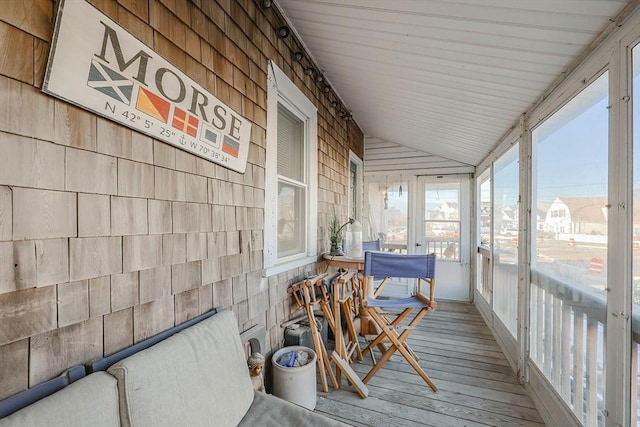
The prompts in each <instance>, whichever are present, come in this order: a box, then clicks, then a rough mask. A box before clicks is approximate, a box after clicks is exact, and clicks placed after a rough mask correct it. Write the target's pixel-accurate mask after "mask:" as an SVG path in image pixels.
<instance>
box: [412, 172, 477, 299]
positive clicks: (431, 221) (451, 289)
mask: <svg viewBox="0 0 640 427" xmlns="http://www.w3.org/2000/svg"><path fill="white" fill-rule="evenodd" d="M417 190H418V191H417V193H418V194H416V203H415V205H416V206H415V208H416V215H415V216H414V218H415V219H416V220H415V224H414V230H416V232H415V237H416V242H415V244H414V246H413V252H414V253H417V254H426V253H435V254H436V257H437V263H436V284H437V286H436V298H437V299H443V300H453V301H464V302H469V301H470V300H471V286H470V280H469V277H470V262H469V259H470V253H471V252H470V242H471V238H470V237H471V230H470V229H471V227H470V225H471V216H470V215H471V214H470V212H471V210H470V206H469V205H470V178H469V176H467V175H464V176H461V175H445V176H425V177H419V178H418V185H417Z"/></svg>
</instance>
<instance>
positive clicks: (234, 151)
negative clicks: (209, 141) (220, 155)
mask: <svg viewBox="0 0 640 427" xmlns="http://www.w3.org/2000/svg"><path fill="white" fill-rule="evenodd" d="M239 149H240V143H238V141H236V140H235V139H233V138H231V137H230V136H229V135H225V137H224V140H223V141H222V151H224V152H225V153H227V154H229V155H230V156H233V157H235V158H238V150H239Z"/></svg>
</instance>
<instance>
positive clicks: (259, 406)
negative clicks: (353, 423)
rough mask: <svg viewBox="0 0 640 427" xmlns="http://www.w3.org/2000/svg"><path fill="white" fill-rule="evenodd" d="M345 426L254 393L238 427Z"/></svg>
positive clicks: (300, 407)
mask: <svg viewBox="0 0 640 427" xmlns="http://www.w3.org/2000/svg"><path fill="white" fill-rule="evenodd" d="M347 425H348V424H344V423H341V422H340V421H336V420H333V419H331V418H328V417H325V416H324V415H320V414H316V413H315V412H311V411H310V410H308V409H306V408H303V407H302V406H298V405H296V404H294V403H291V402H287V401H286V400H283V399H280V398H278V397H275V396H272V395H270V394H264V393H261V392H256V393H255V397H254V399H253V404H252V405H251V407H250V408H249V412H247V415H245V417H244V419H243V420H242V421H241V422H240V424H239V427H240V426H242V427H255V426H260V427H280V426H287V427H342V426H347Z"/></svg>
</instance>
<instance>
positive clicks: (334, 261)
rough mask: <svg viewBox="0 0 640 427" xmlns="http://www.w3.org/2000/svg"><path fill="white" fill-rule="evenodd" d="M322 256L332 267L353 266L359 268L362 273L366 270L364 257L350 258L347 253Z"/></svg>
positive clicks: (347, 267) (348, 267)
mask: <svg viewBox="0 0 640 427" xmlns="http://www.w3.org/2000/svg"><path fill="white" fill-rule="evenodd" d="M322 258H324V259H325V260H326V261H327V264H328V265H329V266H330V267H336V268H346V269H350V268H353V269H355V270H358V273H360V274H362V273H363V272H364V257H362V258H350V257H348V256H345V255H329V254H323V255H322Z"/></svg>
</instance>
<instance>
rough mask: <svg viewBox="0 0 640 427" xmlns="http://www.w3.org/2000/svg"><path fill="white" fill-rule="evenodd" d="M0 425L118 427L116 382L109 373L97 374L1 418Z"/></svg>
mask: <svg viewBox="0 0 640 427" xmlns="http://www.w3.org/2000/svg"><path fill="white" fill-rule="evenodd" d="M0 426H1V427H25V426H29V427H39V426H65V427H87V426H90V427H118V426H120V415H119V413H118V388H117V384H116V380H115V378H113V377H112V376H111V375H108V374H106V373H105V372H96V373H95V374H91V375H89V376H87V377H84V378H82V379H80V380H78V381H76V382H75V383H73V384H71V385H69V386H67V387H65V388H63V389H62V390H60V391H58V392H57V393H54V394H52V395H51V396H48V397H45V398H44V399H42V400H39V401H38V402H36V403H34V404H32V405H29V406H27V407H26V408H23V409H21V410H19V411H18V412H16V413H14V414H11V415H9V416H8V417H6V418H2V419H0Z"/></svg>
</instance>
